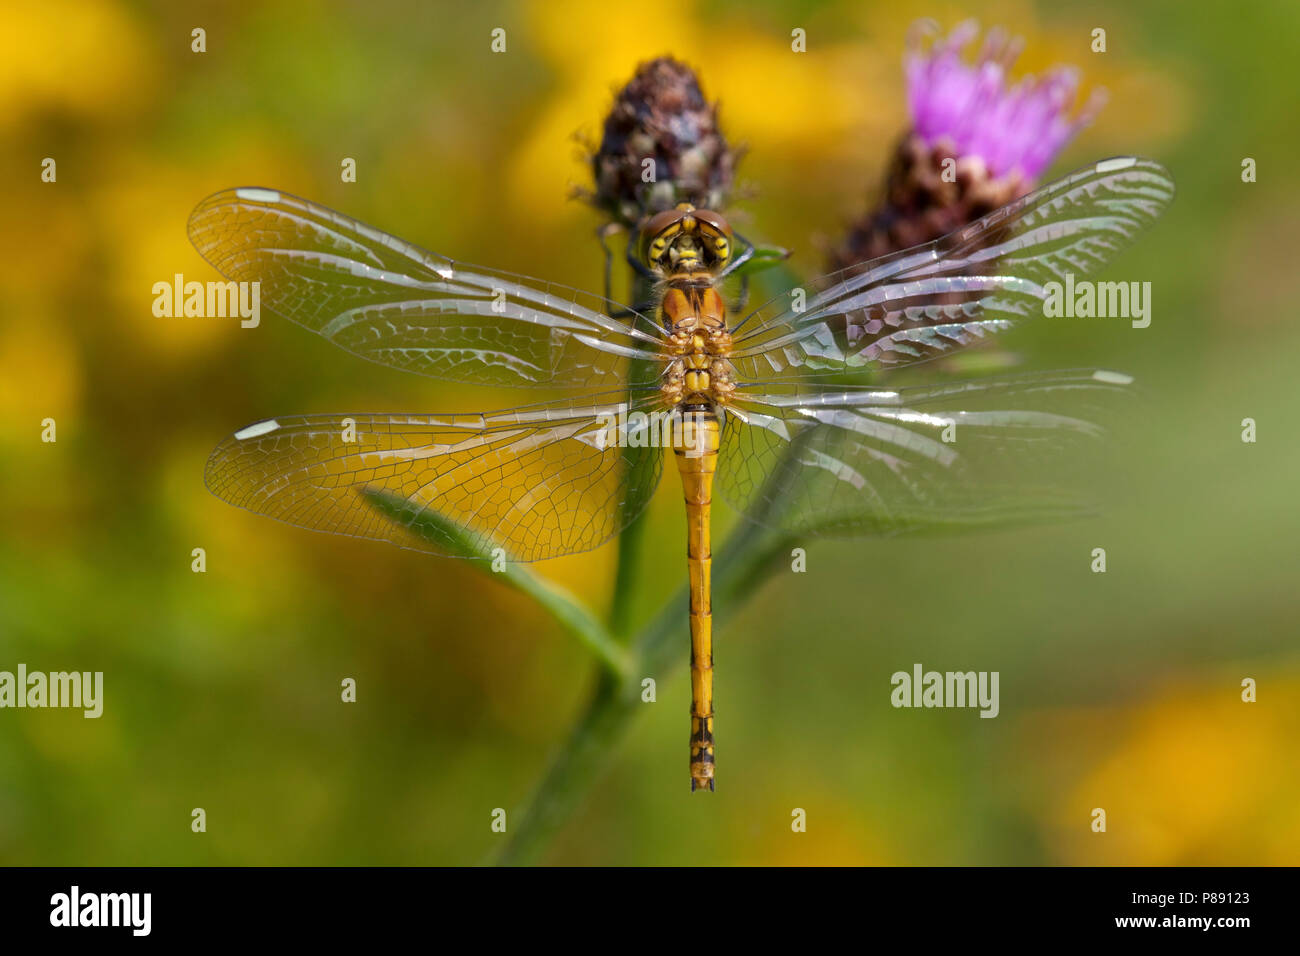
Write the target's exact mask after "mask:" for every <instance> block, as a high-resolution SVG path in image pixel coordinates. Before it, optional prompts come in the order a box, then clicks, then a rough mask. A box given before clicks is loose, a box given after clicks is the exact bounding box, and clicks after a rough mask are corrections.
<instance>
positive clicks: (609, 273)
mask: <svg viewBox="0 0 1300 956" xmlns="http://www.w3.org/2000/svg"><path fill="white" fill-rule="evenodd" d="M622 228H623V227H622V226H620V225H619V224H618V223H616V222H607V223H605V225H603V226H601V227H600V228H599V229H597V230H596V238H597V239H599V240H600V248H601V251H603V252H604V253H605V298H606V299H607V300H608V301H610V302H612V301H613V300H614V296H613V291H612V289H611V285H612V282H613V270H614V252H613V250H612V249H610V248H609V237H610V236H613V235H615V234H616V233H618V232H619V230H621V229H622Z"/></svg>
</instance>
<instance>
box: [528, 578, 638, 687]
mask: <svg viewBox="0 0 1300 956" xmlns="http://www.w3.org/2000/svg"><path fill="white" fill-rule="evenodd" d="M502 576H503V577H504V578H505V580H506V583H508V584H510V585H511V586H512V587H515V588H517V589H518V590H520V591H522V592H524V593H525V594H527V595H528V596H529V597H531V598H532V599H533V600H535V601H536V602H537V603H538V604H540V605H542V607H544V608H546V610H547V611H549V612H550V613H551V616H552V617H554V618H555V619H556V620H557V621H558V622H559V623H560V625H561V626H562V627H563V628H564V629H565V630H566V631H568V632H569V633H570V634H571V635H573V636H574V637H575V638H577V640H578V642H579V643H581V644H582V645H583V646H584V647H586V648H587V649H588V650H590V651H591V652H592V653H593V654H595V655H596V657H597V658H598V659H599V660H600V662H601V664H602V665H604V667H605V669H606V671H607V672H608V673H610V674H613V675H615V676H616V677H618V678H619V679H626V678H628V677H629V676H630V675H631V673H632V655H630V654H629V653H628V651H627V650H626V649H625V648H623V647H620V646H619V644H618V642H617V641H615V640H614V638H613V637H612V636H611V635H610V633H609V631H607V630H606V629H605V627H604V626H603V625H602V624H601V623H600V621H598V620H596V618H595V617H594V616H593V615H592V614H591V612H589V611H588V610H587V609H586V608H585V607H583V606H582V605H581V604H579V603H578V602H577V601H575V600H574V599H573V597H572V596H570V595H569V594H568V592H566V591H565V590H564V589H563V588H561V587H559V586H557V585H554V584H550V583H548V582H546V581H544V580H542V579H541V578H539V577H538V576H537V575H535V574H533V573H532V572H531V571H529V570H527V569H525V568H523V567H520V566H519V565H517V564H510V565H507V568H506V571H505V572H504V574H503V575H502Z"/></svg>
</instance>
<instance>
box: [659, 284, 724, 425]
mask: <svg viewBox="0 0 1300 956" xmlns="http://www.w3.org/2000/svg"><path fill="white" fill-rule="evenodd" d="M661 308H662V312H663V322H664V327H665V328H666V329H667V330H668V351H669V354H670V355H672V356H673V358H672V359H671V360H670V361H669V363H668V368H667V369H666V370H665V372H664V379H663V385H662V386H661V389H660V390H661V392H662V393H663V396H664V401H665V402H667V403H668V404H669V405H678V404H682V403H685V404H687V405H699V404H709V405H726V404H727V403H728V402H729V401H730V400H731V397H732V395H733V393H734V392H735V390H736V384H735V370H734V369H733V368H732V365H731V362H730V361H728V356H729V355H731V333H730V332H728V331H727V325H726V321H725V319H726V306H725V304H724V303H723V301H722V296H721V295H719V294H718V290H717V289H714V288H713V287H711V286H703V287H701V286H698V285H694V284H692V283H691V282H690V281H689V280H681V281H679V282H674V283H670V284H669V287H668V289H667V291H666V292H665V293H664V299H663V305H662V306H661Z"/></svg>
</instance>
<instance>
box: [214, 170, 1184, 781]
mask: <svg viewBox="0 0 1300 956" xmlns="http://www.w3.org/2000/svg"><path fill="white" fill-rule="evenodd" d="M1172 197H1173V182H1172V180H1171V179H1170V177H1169V175H1168V173H1167V172H1166V171H1165V170H1164V169H1162V168H1161V167H1160V166H1159V165H1157V164H1155V163H1153V162H1150V161H1147V160H1140V159H1135V158H1132V157H1122V158H1118V159H1111V160H1104V161H1102V162H1099V163H1095V164H1093V165H1091V166H1088V167H1085V168H1084V169H1081V170H1079V171H1078V172H1076V173H1074V174H1072V175H1070V176H1067V177H1065V178H1063V179H1061V180H1058V181H1056V182H1054V183H1050V184H1048V185H1046V186H1044V187H1042V188H1041V189H1039V190H1037V191H1035V192H1033V193H1031V194H1029V195H1027V196H1025V197H1023V198H1021V199H1019V200H1017V201H1015V202H1013V203H1011V204H1009V205H1007V206H1004V207H1003V208H1001V209H999V210H996V211H995V212H993V213H991V214H989V215H988V216H985V217H984V218H983V219H980V220H978V221H977V222H975V223H973V224H972V225H970V226H967V227H965V228H962V229H960V230H958V231H956V232H954V233H952V234H950V235H948V236H946V237H944V238H942V239H939V240H937V241H935V242H932V243H928V244H926V245H923V246H917V247H915V248H913V249H908V250H905V251H903V252H900V253H896V254H894V255H890V256H886V257H884V258H882V259H878V260H875V261H873V262H871V263H866V264H863V265H860V266H858V267H855V268H854V269H852V270H847V271H845V272H843V273H838V274H836V275H832V276H827V277H823V278H822V279H819V280H817V282H816V283H815V289H816V290H819V291H813V292H810V293H805V292H804V291H803V290H794V294H792V295H788V296H781V297H778V298H777V299H773V300H772V301H771V302H769V303H768V304H767V305H765V306H763V307H761V308H759V309H756V310H754V311H753V312H751V313H749V314H748V315H747V316H746V317H745V318H744V319H742V320H741V321H740V322H738V323H736V324H735V325H734V326H729V325H728V322H727V309H726V306H725V304H724V300H723V297H722V295H721V291H720V290H721V287H722V284H723V282H725V281H726V280H727V279H728V277H729V276H730V275H732V274H733V273H734V272H735V271H736V269H737V268H738V266H739V265H740V264H741V263H742V262H743V261H744V260H745V259H746V258H747V256H748V255H749V254H752V252H753V246H752V245H750V244H749V243H747V242H745V241H744V240H742V239H740V238H739V237H737V236H735V235H733V233H732V230H731V229H730V227H729V226H728V224H727V222H726V220H725V219H724V218H723V217H722V216H721V215H719V214H717V213H715V212H711V211H709V210H700V209H694V208H692V207H690V206H689V205H683V206H680V207H678V208H677V209H674V210H668V211H666V212H663V213H660V214H658V215H657V216H654V217H652V218H650V219H649V221H647V222H646V223H645V224H644V226H643V228H642V230H641V233H640V236H639V243H638V248H637V251H636V252H637V254H636V262H637V264H638V266H639V267H640V268H641V269H642V270H644V271H646V272H648V273H649V274H652V275H653V276H654V277H655V278H656V280H657V282H656V286H655V289H656V302H655V304H654V308H653V309H646V310H645V311H636V310H633V309H627V308H624V307H622V306H619V305H617V304H615V303H612V302H610V301H608V300H607V299H604V298H601V297H597V296H592V295H588V294H586V293H582V292H578V291H575V290H572V289H567V288H563V287H560V286H556V285H554V284H550V283H546V282H543V281H539V280H534V279H529V278H526V277H522V276H513V275H509V274H506V273H501V272H496V271H493V270H490V269H484V268H481V267H478V266H473V265H467V264H464V263H460V262H456V261H453V260H451V259H447V258H444V257H442V256H438V255H435V254H433V253H430V252H426V251H425V250H423V249H420V248H418V247H416V246H414V245H411V244H410V243H407V242H404V241H403V240H400V239H398V238H396V237H394V236H390V235H388V234H386V233H383V232H381V231H379V230H377V229H374V228H371V227H369V226H366V225H364V224H362V223H359V222H357V221H355V220H353V219H350V218H348V217H346V216H344V215H341V214H339V213H337V212H333V211H331V210H329V209H326V208H323V207H321V206H318V205H316V204H314V203H311V202H307V201H305V200H302V199H298V198H296V197H293V196H290V195H288V194H286V193H282V192H278V191H275V190H270V189H262V188H241V189H233V190H227V191H225V192H221V193H217V194H216V195H214V196H211V197H209V198H208V199H206V200H204V201H203V202H202V203H200V204H199V206H198V207H197V208H196V209H195V210H194V213H193V214H192V216H191V218H190V222H189V233H190V237H191V239H192V240H193V242H194V244H195V246H196V248H197V249H198V250H199V252H200V253H201V254H202V255H203V257H204V258H205V259H207V260H208V262H210V263H211V264H212V265H213V266H214V267H215V268H216V269H217V270H218V271H219V272H221V273H222V274H224V275H225V276H227V277H229V278H230V279H234V280H240V281H257V282H259V283H260V284H261V301H262V303H263V304H265V305H267V307H268V308H269V309H271V311H273V312H276V313H278V314H280V315H282V316H284V317H285V318H288V319H290V320H292V321H294V322H297V323H299V324H301V325H304V326H306V327H307V328H309V329H311V330H312V331H314V332H317V333H318V334H320V335H322V336H324V337H325V338H327V339H329V340H330V341H332V342H334V343H336V344H337V345H339V346H341V347H343V348H345V349H347V350H348V351H351V352H354V353H356V354H358V355H360V356H362V357H364V358H367V359H370V360H373V361H376V362H380V363H383V364H385V365H389V366H393V367H396V368H400V369H403V370H406V371H411V372H417V373H421V374H425V375H430V376H434V377H437V378H441V379H445V380H450V381H454V382H461V383H474V384H487V385H511V386H525V387H528V386H531V387H538V388H554V389H561V390H564V391H566V392H567V393H568V397H564V398H560V399H553V400H550V401H544V402H539V403H535V404H531V405H524V406H521V407H518V408H513V409H508V410H504V411H496V412H486V413H469V414H449V415H387V414H386V415H360V414H357V415H309V416H292V417H281V418H276V419H268V420H265V421H261V422H257V423H255V424H252V425H249V426H247V427H246V428H243V429H241V430H239V431H237V432H235V433H234V434H233V435H232V436H230V437H229V438H227V439H226V440H225V441H223V442H222V443H221V444H220V445H219V446H218V447H217V448H216V449H215V450H214V451H213V453H212V456H211V458H210V459H209V461H208V465H207V469H206V475H205V479H206V482H207V484H208V487H209V488H210V489H211V490H212V491H213V492H214V493H215V494H216V495H218V496H219V497H221V498H223V499H225V500H226V501H228V502H230V503H232V504H235V505H239V506H241V507H244V508H247V509H249V510H252V511H255V512H258V513H261V514H266V515H269V516H271V517H274V518H278V519H280V520H283V521H286V522H289V523H291V524H295V525H299V526H302V527H306V528H311V529H314V530H318V531H328V532H333V533H337V534H345V535H352V536H355V537H361V538H371V539H379V540H385V541H390V542H393V543H396V544H399V545H402V546H404V547H409V548H415V549H418V550H423V551H433V552H440V551H451V550H455V549H454V548H453V547H452V544H453V542H452V541H451V540H450V537H451V532H448V540H447V541H446V542H442V543H440V542H439V540H438V533H437V530H436V529H437V528H441V527H448V528H450V527H454V528H456V529H457V532H456V533H457V534H463V535H466V536H468V537H469V538H470V539H472V540H473V541H474V542H475V544H476V545H477V546H478V547H479V548H480V550H482V551H490V550H492V549H495V548H500V549H502V550H503V551H504V552H505V553H506V554H507V555H508V556H509V557H510V558H511V559H513V560H519V561H537V560H543V559H547V558H554V557H558V556H561V555H568V554H575V553H578V552H582V551H586V550H589V549H591V548H595V547H597V546H598V545H600V544H602V543H604V542H605V541H607V540H609V539H610V538H611V537H613V536H614V535H616V534H617V533H618V532H619V531H620V530H621V529H622V528H624V527H625V526H626V525H627V524H628V522H630V521H631V520H632V519H633V518H635V517H636V516H637V515H638V514H639V513H640V511H641V510H642V509H643V507H644V506H645V504H646V503H647V501H648V500H649V498H650V496H651V494H652V493H653V491H654V489H655V487H656V485H657V483H658V480H659V476H660V472H661V470H662V462H663V457H664V448H671V450H672V452H673V454H674V457H675V459H676V462H677V466H678V471H679V473H680V475H681V480H682V485H683V492H684V495H685V500H686V512H687V562H688V574H689V583H690V593H691V600H690V634H691V691H692V693H691V698H692V700H691V758H690V777H691V789H692V790H695V789H699V788H704V789H708V790H712V789H713V788H714V743H713V642H712V602H711V595H710V558H711V552H710V519H711V505H712V496H713V488H714V482H715V477H716V479H717V485H718V488H719V489H720V491H721V492H722V495H723V497H725V498H726V499H728V500H729V502H730V503H731V504H733V505H734V506H735V507H737V508H738V509H739V510H740V511H741V512H742V514H745V515H747V516H749V517H751V518H754V519H755V520H758V521H760V522H763V523H767V524H770V525H772V526H775V527H777V528H778V529H779V530H782V531H787V532H798V533H808V534H815V533H831V534H836V533H838V534H852V533H876V534H889V533H899V532H905V531H909V530H915V529H918V528H922V527H932V526H934V525H936V524H939V525H970V524H983V523H988V522H997V521H1001V520H1011V519H1016V520H1021V519H1025V518H1029V519H1032V518H1036V517H1051V516H1059V515H1062V514H1066V513H1070V512H1071V510H1072V508H1073V503H1072V502H1071V501H1068V500H1065V499H1064V498H1063V497H1062V496H1060V495H1059V494H1058V493H1057V489H1054V488H1052V487H1050V486H1038V485H1036V484H1034V480H1033V479H1034V478H1035V477H1036V476H1037V475H1038V473H1037V472H1036V471H1035V470H1034V468H1033V467H1032V466H1033V464H1034V463H1035V462H1041V461H1043V460H1045V459H1051V458H1052V457H1053V456H1055V455H1057V454H1058V453H1059V452H1060V451H1061V449H1062V448H1063V447H1064V446H1066V445H1068V444H1070V443H1073V442H1075V441H1081V440H1089V439H1092V438H1095V437H1096V436H1097V435H1098V433H1099V431H1100V429H1099V427H1098V425H1097V424H1096V423H1095V422H1093V421H1091V420H1089V419H1088V418H1087V417H1086V413H1087V411H1088V410H1089V408H1090V407H1091V403H1092V401H1093V400H1094V399H1099V398H1102V397H1104V396H1105V395H1106V394H1108V393H1113V392H1115V391H1117V390H1123V389H1124V387H1125V385H1126V384H1127V382H1128V380H1127V378H1126V377H1125V376H1121V375H1118V374H1116V373H1110V372H1104V371H1091V370H1084V371H1075V372H1054V373H1047V374H1020V375H1003V376H997V377H988V378H983V379H975V380H970V381H951V380H945V381H941V382H939V383H937V384H927V385H916V386H909V387H901V388H887V387H882V386H881V385H878V384H874V383H873V384H864V383H862V382H861V381H860V380H859V381H857V382H855V381H853V378H854V376H855V375H858V374H860V373H863V372H871V371H884V370H889V369H894V368H898V367H902V366H908V365H912V364H915V363H918V362H922V361H925V360H928V359H932V358H936V357H939V356H942V355H945V354H948V353H951V352H953V351H955V350H958V349H962V348H965V347H967V346H970V345H972V344H975V343H978V342H980V341H982V340H984V339H986V338H988V337H989V336H990V335H992V334H994V333H998V332H1002V331H1004V330H1007V329H1009V328H1012V327H1014V326H1015V325H1017V324H1018V323H1019V322H1021V321H1022V320H1024V319H1027V318H1029V317H1031V316H1032V315H1033V314H1034V313H1035V312H1041V311H1042V308H1043V302H1044V301H1045V299H1046V298H1047V296H1048V295H1049V291H1048V287H1049V286H1050V284H1051V283H1053V282H1059V281H1063V280H1065V278H1066V277H1067V275H1074V276H1075V277H1076V278H1078V277H1082V276H1084V275H1087V274H1090V273H1093V272H1095V271H1096V270H1097V269H1099V268H1100V267H1101V266H1102V265H1103V264H1104V263H1106V262H1107V261H1109V260H1110V258H1111V257H1112V256H1113V255H1114V254H1115V253H1116V252H1117V251H1118V250H1119V249H1120V248H1122V247H1123V246H1124V245H1126V244H1127V243H1128V242H1129V241H1130V240H1131V239H1132V238H1133V236H1134V235H1135V234H1136V233H1137V232H1139V231H1140V230H1141V229H1142V228H1143V227H1145V226H1146V225H1147V224H1149V223H1150V222H1151V221H1152V220H1153V219H1155V218H1156V217H1157V216H1158V215H1159V214H1160V212H1161V211H1162V210H1163V208H1164V207H1165V206H1166V205H1167V204H1168V203H1169V201H1170V200H1171V199H1172ZM738 248H739V250H740V251H739V252H738V251H737V249H738ZM647 313H649V314H647ZM635 363H640V364H641V367H642V368H644V367H650V368H651V369H652V370H653V372H654V374H653V375H652V376H651V377H650V379H649V380H644V379H643V378H642V377H641V376H639V375H633V374H632V368H633V365H634V364H635ZM642 382H644V384H638V383H642ZM655 416H667V421H668V422H669V424H668V425H667V426H665V427H663V428H659V427H651V424H650V423H651V422H653V421H654V420H655V418H654V417H655ZM954 431H955V432H956V434H957V437H956V439H955V440H953V439H952V433H953V432H954ZM655 436H658V438H657V440H652V439H654V438H655ZM656 446H657V447H656ZM376 492H378V493H381V494H383V495H385V496H387V498H388V499H390V500H396V501H399V502H400V503H401V508H400V510H399V511H398V512H397V513H393V512H391V511H389V512H387V513H384V512H381V510H380V509H377V508H376V507H375V506H374V497H373V493H376ZM431 514H432V515H437V516H439V518H440V520H441V521H445V522H446V524H435V525H433V526H432V527H433V528H434V529H435V530H434V531H433V532H431V531H430V526H429V525H428V524H427V523H421V518H422V517H423V516H426V515H431ZM417 528H418V531H419V533H416V532H417Z"/></svg>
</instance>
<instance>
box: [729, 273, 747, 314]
mask: <svg viewBox="0 0 1300 956" xmlns="http://www.w3.org/2000/svg"><path fill="white" fill-rule="evenodd" d="M747 302H749V276H741V277H740V292H739V293H737V295H736V301H735V302H734V303H732V306H731V311H732V313H733V314H738V313H740V312H743V311H744V310H745V304H746V303H747Z"/></svg>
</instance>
